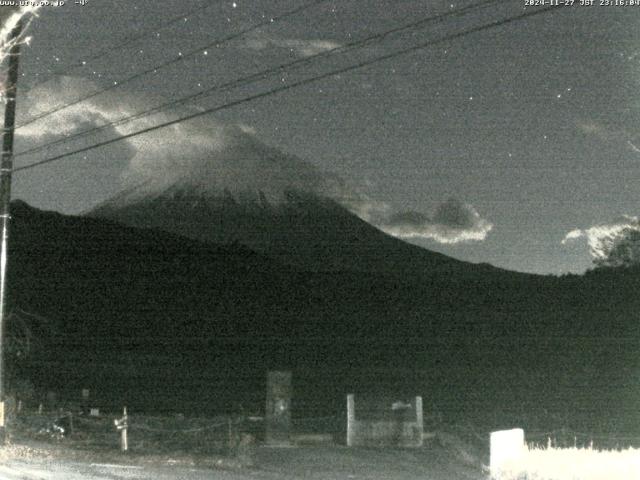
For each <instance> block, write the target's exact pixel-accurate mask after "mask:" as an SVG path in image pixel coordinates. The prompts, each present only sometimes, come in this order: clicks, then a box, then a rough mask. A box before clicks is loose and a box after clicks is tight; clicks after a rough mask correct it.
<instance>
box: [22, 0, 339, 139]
mask: <svg viewBox="0 0 640 480" xmlns="http://www.w3.org/2000/svg"><path fill="white" fill-rule="evenodd" d="M326 1H327V0H314V1H312V2H310V3H308V4H306V5H303V6H302V7H298V8H296V9H293V10H290V11H288V12H286V13H283V14H282V15H279V16H277V17H273V18H270V19H268V20H265V21H263V22H260V23H257V24H255V25H253V26H251V27H248V28H245V29H243V30H241V31H239V32H237V33H234V34H231V35H228V36H226V37H224V38H222V39H221V40H215V41H213V42H211V43H209V44H207V45H205V46H203V47H198V48H197V49H195V50H191V51H190V52H188V53H186V54H184V55H183V54H179V55H178V56H177V57H175V58H173V59H171V60H168V61H166V62H164V63H162V64H160V65H156V66H154V67H151V68H149V69H147V70H144V71H142V72H139V73H136V74H134V75H131V76H130V77H127V78H125V79H124V80H120V81H116V82H114V84H113V85H110V86H108V87H106V88H103V89H100V90H97V91H95V92H93V93H90V94H88V95H85V96H84V97H80V98H78V99H77V100H74V101H73V102H70V103H67V104H65V105H61V106H59V107H56V108H53V109H51V110H48V111H46V112H43V113H41V114H39V115H36V116H35V117H32V118H31V119H29V120H27V121H26V122H25V123H22V124H21V125H19V126H17V127H16V130H19V129H21V128H23V127H25V126H27V125H30V124H32V123H34V122H36V121H38V120H40V119H42V118H44V117H47V116H49V115H52V114H54V113H57V112H59V111H61V110H65V109H67V108H69V107H71V106H73V105H77V104H79V103H81V102H84V101H85V100H89V99H91V98H94V97H97V96H98V95H101V94H103V93H105V92H108V91H110V90H113V89H115V88H118V87H120V86H122V85H125V84H127V83H129V82H132V81H134V80H137V79H138V78H141V77H144V76H145V75H148V74H149V73H152V72H153V73H155V72H157V71H158V70H161V69H163V68H166V67H168V66H170V65H174V64H176V63H178V62H181V61H183V60H185V59H187V58H190V57H193V56H195V55H197V54H200V53H203V52H205V51H206V50H207V49H209V48H213V47H216V46H218V45H222V44H224V43H227V42H230V41H232V40H235V39H236V38H240V37H242V36H244V35H246V34H247V33H250V32H252V31H254V30H257V29H258V28H261V27H264V26H267V25H270V24H272V23H274V22H277V21H280V20H283V19H285V18H287V17H290V16H293V15H295V14H297V13H300V12H302V11H304V10H307V9H309V8H311V7H313V6H316V5H319V4H321V3H323V2H326Z"/></svg>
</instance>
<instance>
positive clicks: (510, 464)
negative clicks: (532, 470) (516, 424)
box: [489, 428, 526, 479]
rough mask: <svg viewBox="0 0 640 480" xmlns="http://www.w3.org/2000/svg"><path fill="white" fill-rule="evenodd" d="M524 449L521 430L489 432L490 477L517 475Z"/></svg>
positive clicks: (498, 477)
mask: <svg viewBox="0 0 640 480" xmlns="http://www.w3.org/2000/svg"><path fill="white" fill-rule="evenodd" d="M525 448H526V446H525V443H524V430H522V429H521V428H514V429H513V430H500V431H497V432H491V453H490V456H491V459H490V462H489V463H490V469H491V477H492V478H495V479H500V478H510V475H515V474H518V473H519V471H518V470H519V465H518V463H519V461H520V460H521V459H522V456H523V455H524V452H525ZM503 475H504V476H503Z"/></svg>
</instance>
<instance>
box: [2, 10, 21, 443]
mask: <svg viewBox="0 0 640 480" xmlns="http://www.w3.org/2000/svg"><path fill="white" fill-rule="evenodd" d="M21 34H22V20H19V21H18V23H17V24H16V26H15V27H14V28H13V30H12V31H11V35H10V37H9V42H10V45H11V48H10V50H9V71H8V73H7V79H6V82H5V88H4V91H5V99H6V106H5V110H4V129H3V135H2V158H1V160H0V224H1V225H0V229H1V231H0V238H1V240H0V241H1V244H0V445H4V443H5V440H6V423H5V409H4V405H5V403H4V395H5V392H4V384H5V371H4V345H3V343H4V327H5V325H4V324H5V321H6V316H7V312H6V311H7V258H8V246H9V245H8V242H9V218H10V215H9V214H10V206H9V205H10V202H11V173H12V171H13V132H14V129H15V119H16V89H17V83H18V60H19V58H20V42H19V38H20V35H21Z"/></svg>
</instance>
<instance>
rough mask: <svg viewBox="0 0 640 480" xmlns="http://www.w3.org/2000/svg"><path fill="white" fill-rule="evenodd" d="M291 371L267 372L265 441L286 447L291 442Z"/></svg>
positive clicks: (271, 444) (272, 444)
mask: <svg viewBox="0 0 640 480" xmlns="http://www.w3.org/2000/svg"><path fill="white" fill-rule="evenodd" d="M291 394H292V388H291V372H283V371H272V372H267V405H266V411H265V428H266V431H265V443H266V444H267V445H270V446H276V447H285V446H288V445H290V442H291Z"/></svg>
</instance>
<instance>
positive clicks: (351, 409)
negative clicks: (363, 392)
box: [347, 393, 356, 447]
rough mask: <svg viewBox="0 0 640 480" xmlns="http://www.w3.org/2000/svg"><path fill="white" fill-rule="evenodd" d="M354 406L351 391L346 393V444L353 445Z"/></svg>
mask: <svg viewBox="0 0 640 480" xmlns="http://www.w3.org/2000/svg"><path fill="white" fill-rule="evenodd" d="M355 423H356V408H355V399H354V395H353V393H350V394H349V395H347V446H348V447H353V443H354V440H355V438H354V437H355Z"/></svg>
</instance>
